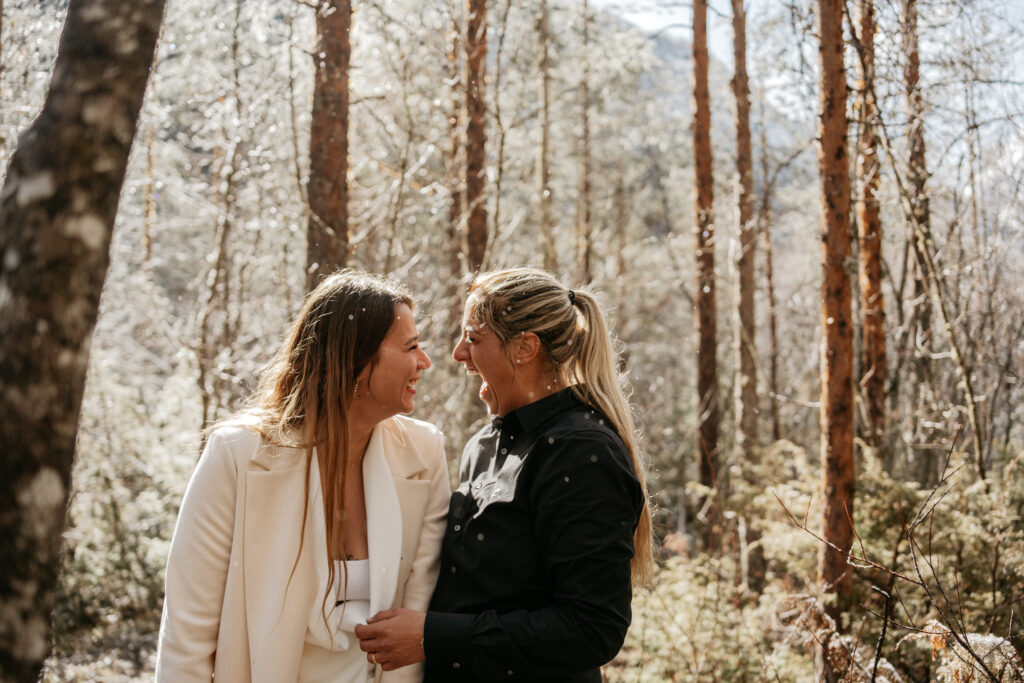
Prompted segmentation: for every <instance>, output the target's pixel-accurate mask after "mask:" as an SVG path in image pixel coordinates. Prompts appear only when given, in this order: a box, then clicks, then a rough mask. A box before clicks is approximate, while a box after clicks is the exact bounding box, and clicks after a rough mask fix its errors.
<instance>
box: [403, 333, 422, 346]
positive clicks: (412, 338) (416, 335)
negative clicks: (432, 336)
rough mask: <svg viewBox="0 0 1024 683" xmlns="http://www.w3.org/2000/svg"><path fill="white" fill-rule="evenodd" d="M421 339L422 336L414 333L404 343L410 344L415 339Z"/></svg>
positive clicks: (405, 344)
mask: <svg viewBox="0 0 1024 683" xmlns="http://www.w3.org/2000/svg"><path fill="white" fill-rule="evenodd" d="M419 340H420V336H419V335H418V334H414V335H413V336H411V337H409V338H408V339H406V340H405V343H404V344H403V346H408V345H409V344H412V343H413V342H414V341H419Z"/></svg>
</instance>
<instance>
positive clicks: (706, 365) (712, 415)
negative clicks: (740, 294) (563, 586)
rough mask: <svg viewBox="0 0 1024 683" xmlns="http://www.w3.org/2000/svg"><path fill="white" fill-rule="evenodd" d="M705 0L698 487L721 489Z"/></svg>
mask: <svg viewBox="0 0 1024 683" xmlns="http://www.w3.org/2000/svg"><path fill="white" fill-rule="evenodd" d="M707 11H708V4H707V0H695V1H694V3H693V77H694V78H693V80H694V85H693V95H694V116H693V156H694V165H695V167H696V195H697V207H696V208H697V216H696V219H697V220H696V224H695V226H694V234H695V235H696V251H697V300H696V306H697V338H698V341H697V396H698V402H699V403H698V406H699V408H698V409H699V418H698V419H699V421H700V428H699V430H698V431H699V435H700V443H698V444H697V446H698V454H699V457H700V481H701V483H702V484H704V485H705V486H709V487H715V486H717V477H718V472H717V469H718V467H717V459H718V422H719V412H718V391H717V385H718V364H717V360H716V349H717V338H716V329H715V234H714V222H713V221H714V210H713V204H714V188H713V182H714V179H713V177H712V171H711V165H712V156H711V98H710V95H709V92H708V43H707Z"/></svg>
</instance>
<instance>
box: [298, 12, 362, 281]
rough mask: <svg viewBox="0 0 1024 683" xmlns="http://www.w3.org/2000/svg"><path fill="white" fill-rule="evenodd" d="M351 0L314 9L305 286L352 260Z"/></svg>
mask: <svg viewBox="0 0 1024 683" xmlns="http://www.w3.org/2000/svg"><path fill="white" fill-rule="evenodd" d="M351 28H352V3H351V2H350V1H349V0H321V2H320V3H319V5H318V7H317V11H316V53H315V56H314V64H315V65H316V68H315V75H314V77H313V117H312V121H311V122H310V135H309V186H308V189H307V193H308V195H309V223H308V225H307V226H306V240H307V242H306V287H307V289H313V288H314V287H316V285H317V283H318V282H320V280H322V279H323V278H325V277H327V276H328V275H330V274H331V273H332V272H334V271H335V270H337V269H338V268H341V267H343V266H344V265H345V263H346V262H347V261H348V249H349V244H348V71H349V61H350V59H351V56H352V44H351V42H350V40H349V32H350V30H351Z"/></svg>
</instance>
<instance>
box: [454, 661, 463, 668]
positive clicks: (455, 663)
mask: <svg viewBox="0 0 1024 683" xmlns="http://www.w3.org/2000/svg"><path fill="white" fill-rule="evenodd" d="M452 668H453V669H461V668H462V665H461V664H459V663H458V662H453V663H452Z"/></svg>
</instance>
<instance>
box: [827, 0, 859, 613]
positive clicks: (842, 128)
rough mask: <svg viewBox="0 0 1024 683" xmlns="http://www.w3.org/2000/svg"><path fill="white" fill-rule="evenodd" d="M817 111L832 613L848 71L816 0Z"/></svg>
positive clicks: (841, 590) (839, 573) (849, 466)
mask: <svg viewBox="0 0 1024 683" xmlns="http://www.w3.org/2000/svg"><path fill="white" fill-rule="evenodd" d="M818 22H819V28H818V35H819V40H820V45H819V48H818V56H819V64H820V70H821V71H820V74H821V75H820V79H821V82H820V93H819V96H820V108H821V123H820V126H819V138H820V142H819V148H818V167H819V171H820V173H821V190H822V193H821V208H822V239H821V244H822V283H821V330H822V332H821V334H822V339H821V472H822V493H823V499H824V502H825V509H824V517H823V520H822V526H823V529H822V532H823V537H824V538H825V540H826V541H828V542H829V543H831V544H832V545H834V546H835V547H836V548H838V550H835V549H833V548H832V547H830V546H828V545H824V544H823V545H822V546H821V552H820V555H819V564H818V579H819V582H820V583H821V587H822V590H823V591H824V592H825V593H826V594H830V593H831V594H835V597H836V600H835V601H834V602H830V604H829V605H828V608H829V612H830V613H831V614H832V615H833V616H836V615H837V614H838V613H839V612H841V611H842V610H843V609H844V608H845V607H846V602H847V601H848V599H849V597H850V593H851V590H852V587H853V580H852V579H853V577H852V575H851V570H850V565H849V563H848V561H847V558H846V555H845V553H846V552H848V551H849V549H850V547H851V543H852V540H853V527H852V523H851V519H852V517H853V492H854V442H853V415H854V413H853V325H852V320H851V317H852V313H851V285H850V278H849V277H848V275H847V273H846V263H847V260H848V259H849V258H850V257H851V239H850V222H849V218H850V177H849V156H848V154H847V150H846V134H847V118H846V74H845V67H844V63H843V47H844V42H843V2H842V0H819V2H818Z"/></svg>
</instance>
